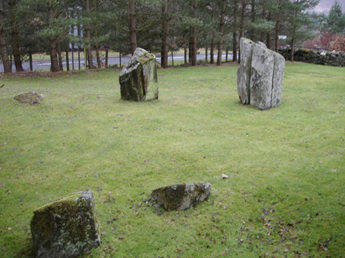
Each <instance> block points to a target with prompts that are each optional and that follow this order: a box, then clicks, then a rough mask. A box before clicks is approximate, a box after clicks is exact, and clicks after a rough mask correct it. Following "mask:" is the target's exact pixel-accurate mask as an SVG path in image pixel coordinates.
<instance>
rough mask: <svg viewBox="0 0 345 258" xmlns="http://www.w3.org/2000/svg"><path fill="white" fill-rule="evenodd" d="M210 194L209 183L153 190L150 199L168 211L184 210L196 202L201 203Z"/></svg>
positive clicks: (178, 185)
mask: <svg viewBox="0 0 345 258" xmlns="http://www.w3.org/2000/svg"><path fill="white" fill-rule="evenodd" d="M210 193H211V185H210V184H209V183H198V184H177V185H170V186H166V187H162V188H158V189H156V190H153V191H152V193H151V197H152V199H154V200H155V201H157V203H158V204H160V205H163V206H164V208H165V209H166V210H168V211H170V210H185V209H188V208H189V207H190V206H191V205H193V204H194V203H196V202H202V201H204V200H206V199H207V198H208V196H209V195H210Z"/></svg>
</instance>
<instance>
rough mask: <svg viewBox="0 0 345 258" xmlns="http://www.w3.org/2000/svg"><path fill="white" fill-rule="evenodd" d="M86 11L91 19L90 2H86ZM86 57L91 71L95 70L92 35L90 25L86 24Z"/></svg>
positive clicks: (86, 0) (87, 0)
mask: <svg viewBox="0 0 345 258" xmlns="http://www.w3.org/2000/svg"><path fill="white" fill-rule="evenodd" d="M85 11H86V13H87V15H88V16H89V17H90V4H89V0H85ZM85 31H86V56H87V60H88V63H89V69H93V68H94V67H93V60H92V50H91V35H90V23H88V24H86V29H85Z"/></svg>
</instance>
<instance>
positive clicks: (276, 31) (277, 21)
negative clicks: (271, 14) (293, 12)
mask: <svg viewBox="0 0 345 258" xmlns="http://www.w3.org/2000/svg"><path fill="white" fill-rule="evenodd" d="M281 9H282V0H279V3H278V13H277V20H276V28H275V37H274V51H276V52H278V43H279V24H280V13H281Z"/></svg>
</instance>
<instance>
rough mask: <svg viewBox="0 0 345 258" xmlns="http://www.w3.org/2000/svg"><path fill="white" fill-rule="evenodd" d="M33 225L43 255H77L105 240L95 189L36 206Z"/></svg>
mask: <svg viewBox="0 0 345 258" xmlns="http://www.w3.org/2000/svg"><path fill="white" fill-rule="evenodd" d="M30 226H31V234H32V238H33V242H34V248H35V252H36V257H40V258H45V257H47V258H48V257H49V258H58V257H64V258H70V257H77V256H79V255H80V254H82V253H83V252H85V251H89V250H91V249H92V248H93V247H97V246H99V245H100V241H101V239H100V229H99V224H98V222H97V218H96V210H95V203H94V199H93V194H92V191H91V190H87V191H84V192H78V193H76V194H74V195H71V196H68V197H65V198H63V199H60V200H58V201H55V202H53V203H50V204H48V205H45V206H43V207H41V208H38V209H36V210H35V211H34V217H33V218H32V220H31V224H30Z"/></svg>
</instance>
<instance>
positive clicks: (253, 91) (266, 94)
mask: <svg viewBox="0 0 345 258" xmlns="http://www.w3.org/2000/svg"><path fill="white" fill-rule="evenodd" d="M240 49H241V63H240V66H239V68H238V70H237V92H238V96H239V98H240V101H241V102H242V104H244V105H253V106H255V107H257V108H259V109H261V110H266V109H270V108H272V107H276V106H278V105H279V104H280V103H281V97H282V88H283V79H284V69H285V60H284V57H283V56H282V55H280V54H278V53H276V52H274V51H272V50H270V49H268V48H267V47H266V45H265V44H264V43H262V42H257V43H254V42H253V41H251V40H249V39H246V38H241V40H240Z"/></svg>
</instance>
